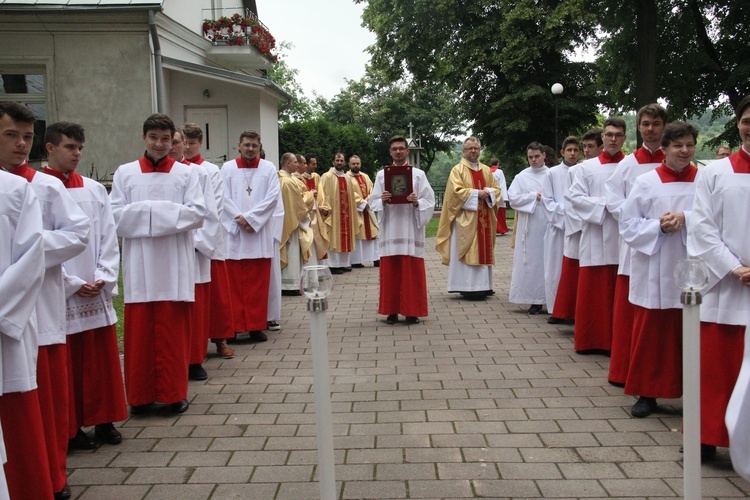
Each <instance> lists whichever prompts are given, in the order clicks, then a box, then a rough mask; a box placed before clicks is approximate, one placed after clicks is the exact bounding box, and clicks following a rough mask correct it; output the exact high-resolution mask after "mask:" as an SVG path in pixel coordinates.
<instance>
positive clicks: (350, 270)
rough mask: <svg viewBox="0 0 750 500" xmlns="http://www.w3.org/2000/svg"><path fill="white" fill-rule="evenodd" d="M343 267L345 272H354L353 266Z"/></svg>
mask: <svg viewBox="0 0 750 500" xmlns="http://www.w3.org/2000/svg"><path fill="white" fill-rule="evenodd" d="M342 269H343V270H344V272H345V273H350V272H352V266H349V267H342Z"/></svg>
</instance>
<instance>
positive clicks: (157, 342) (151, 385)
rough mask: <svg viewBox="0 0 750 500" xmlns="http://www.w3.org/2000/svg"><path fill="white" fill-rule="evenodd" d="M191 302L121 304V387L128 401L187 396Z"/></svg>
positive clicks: (134, 403)
mask: <svg viewBox="0 0 750 500" xmlns="http://www.w3.org/2000/svg"><path fill="white" fill-rule="evenodd" d="M192 310H193V303H192V302H172V301H155V302H135V303H132V304H127V303H126V304H125V336H124V338H125V389H126V392H127V397H128V404H130V405H131V406H140V405H145V404H150V403H154V402H157V401H158V402H160V403H177V402H179V401H182V400H183V399H186V398H187V390H188V357H189V354H190V331H191V323H192V316H193V314H192Z"/></svg>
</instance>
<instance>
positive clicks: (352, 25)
mask: <svg viewBox="0 0 750 500" xmlns="http://www.w3.org/2000/svg"><path fill="white" fill-rule="evenodd" d="M363 9H364V4H355V3H354V1H353V0H326V2H325V3H323V2H311V1H310V0H275V1H271V2H258V17H260V20H261V21H262V22H263V24H265V25H266V26H267V27H268V29H269V30H270V31H271V34H272V35H273V36H274V37H275V38H276V43H277V45H278V44H279V43H280V42H281V41H287V42H291V43H293V44H294V47H293V48H292V49H291V50H290V51H288V52H287V54H286V55H285V59H286V61H287V64H288V65H289V66H290V67H291V68H295V69H297V70H299V82H300V84H301V85H302V88H303V89H304V91H305V94H306V95H307V96H308V97H312V96H313V91H315V92H317V93H318V94H320V95H322V96H323V97H325V98H326V99H330V98H331V97H333V96H334V95H336V94H337V93H338V92H339V90H340V89H341V88H343V87H345V86H346V82H345V81H344V79H345V78H348V79H350V80H359V79H360V78H361V77H362V76H363V75H364V74H365V64H367V62H368V61H369V59H370V57H369V54H367V53H366V52H364V50H365V48H367V47H368V46H369V45H372V44H373V43H375V35H373V34H372V33H371V32H369V31H368V30H366V29H365V28H363V27H362V26H361V24H362V10H363Z"/></svg>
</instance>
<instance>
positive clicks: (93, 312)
mask: <svg viewBox="0 0 750 500" xmlns="http://www.w3.org/2000/svg"><path fill="white" fill-rule="evenodd" d="M68 193H70V196H71V198H73V199H74V200H75V202H76V203H77V204H78V206H79V207H81V210H83V212H84V213H85V214H86V215H87V216H88V218H89V220H90V221H91V234H90V235H89V243H88V245H86V249H85V250H84V251H83V252H81V253H80V254H78V255H76V256H75V257H73V258H72V259H70V260H67V261H65V263H64V264H63V272H64V275H65V294H66V296H67V299H68V301H67V333H68V334H72V333H79V332H83V331H86V330H93V329H96V328H101V327H103V326H109V325H114V324H115V323H117V314H116V313H115V308H114V306H113V304H112V297H113V296H115V295H117V293H118V290H117V276H118V273H119V269H120V248H119V246H118V244H117V231H116V230H115V219H114V217H113V216H112V209H111V207H110V204H109V197H108V196H107V190H106V188H105V187H104V186H102V185H101V184H100V183H98V182H96V181H94V180H92V179H89V178H88V177H84V178H83V187H80V188H71V189H68ZM98 280H102V281H103V282H104V287H102V289H101V292H100V293H99V295H97V296H96V297H80V296H78V295H76V292H77V291H78V290H80V289H81V287H82V286H83V285H85V284H86V283H94V282H95V281H98Z"/></svg>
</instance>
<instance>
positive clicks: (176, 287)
mask: <svg viewBox="0 0 750 500" xmlns="http://www.w3.org/2000/svg"><path fill="white" fill-rule="evenodd" d="M110 203H111V204H112V214H113V215H114V218H115V226H116V227H117V234H118V235H119V236H121V237H122V268H123V287H124V288H125V302H126V303H137V302H156V301H186V302H194V301H195V243H194V241H193V229H198V228H199V227H201V225H202V224H203V219H204V218H205V216H206V203H205V200H204V197H203V193H202V192H201V188H200V184H199V182H198V174H197V172H196V171H195V169H193V168H191V167H189V166H187V165H183V164H182V163H179V162H175V164H174V165H173V166H172V169H171V171H170V172H169V173H164V172H150V173H143V172H141V165H140V163H139V162H138V161H134V162H131V163H126V164H125V165H121V166H120V167H119V168H118V169H117V170H116V171H115V175H114V179H113V182H112V192H111V193H110Z"/></svg>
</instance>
